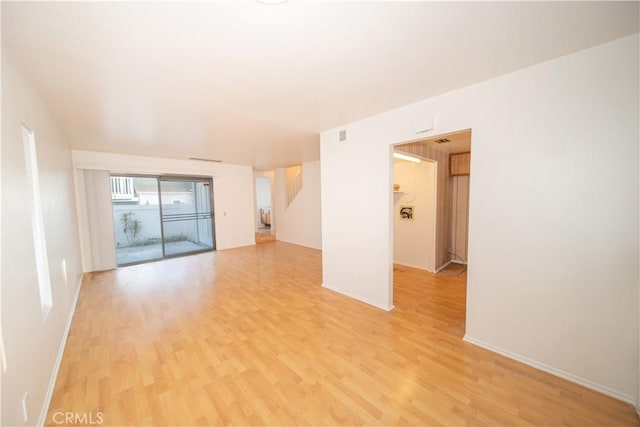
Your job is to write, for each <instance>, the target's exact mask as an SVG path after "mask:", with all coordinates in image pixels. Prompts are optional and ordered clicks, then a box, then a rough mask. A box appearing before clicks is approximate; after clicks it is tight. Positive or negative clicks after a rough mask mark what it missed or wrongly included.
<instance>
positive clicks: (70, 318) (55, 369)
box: [37, 273, 84, 427]
mask: <svg viewBox="0 0 640 427" xmlns="http://www.w3.org/2000/svg"><path fill="white" fill-rule="evenodd" d="M83 279H84V273H82V274H81V275H80V283H79V284H78V288H77V289H76V295H75V296H74V298H73V303H72V304H71V308H70V310H69V315H68V316H67V326H66V327H65V329H64V333H63V334H62V341H61V342H60V347H58V356H57V357H56V362H55V364H54V365H53V372H52V373H51V379H50V380H49V387H48V388H47V393H46V394H45V396H44V404H43V405H42V411H41V412H40V418H39V419H38V424H37V425H38V427H42V426H44V425H45V422H46V421H47V412H49V405H50V404H51V398H52V397H53V390H54V389H55V387H56V380H57V379H58V371H59V370H60V364H61V363H62V356H63V355H64V348H65V346H66V345H67V337H68V336H69V330H70V329H71V322H72V321H73V315H74V313H75V312H76V305H77V304H78V297H79V296H80V288H82V280H83Z"/></svg>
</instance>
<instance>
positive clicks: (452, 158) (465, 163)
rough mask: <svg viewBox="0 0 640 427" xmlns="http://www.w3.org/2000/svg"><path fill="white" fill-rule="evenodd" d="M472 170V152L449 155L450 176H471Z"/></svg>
mask: <svg viewBox="0 0 640 427" xmlns="http://www.w3.org/2000/svg"><path fill="white" fill-rule="evenodd" d="M470 170H471V152H470V151H465V152H463V153H451V154H450V155H449V174H450V175H451V176H460V175H469V172H470Z"/></svg>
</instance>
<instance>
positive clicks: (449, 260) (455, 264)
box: [391, 129, 471, 286]
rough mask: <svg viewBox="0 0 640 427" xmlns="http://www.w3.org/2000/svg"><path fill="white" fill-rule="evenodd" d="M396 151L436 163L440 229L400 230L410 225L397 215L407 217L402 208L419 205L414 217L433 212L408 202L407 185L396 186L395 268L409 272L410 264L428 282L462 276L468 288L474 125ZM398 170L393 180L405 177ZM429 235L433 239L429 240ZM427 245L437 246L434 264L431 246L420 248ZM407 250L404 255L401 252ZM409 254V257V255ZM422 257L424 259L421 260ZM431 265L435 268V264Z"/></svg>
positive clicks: (394, 222)
mask: <svg viewBox="0 0 640 427" xmlns="http://www.w3.org/2000/svg"><path fill="white" fill-rule="evenodd" d="M393 149H394V152H395V153H402V154H405V155H409V156H410V157H413V158H415V159H419V160H421V161H422V162H424V161H425V160H427V161H430V162H433V164H435V170H436V172H435V183H433V184H435V186H436V189H435V220H434V222H433V225H434V230H435V231H434V233H432V234H428V233H425V232H423V231H421V232H420V233H418V232H417V231H418V230H414V231H416V232H415V233H413V234H412V233H409V232H406V230H402V229H399V228H398V224H399V223H400V225H401V226H403V227H405V228H407V227H406V225H403V224H402V223H401V221H399V220H398V217H399V216H401V215H402V211H401V209H402V208H403V207H405V206H409V207H412V208H414V209H413V210H412V212H411V213H412V215H414V216H415V218H416V219H415V220H414V221H416V220H417V218H419V217H420V216H423V215H425V214H426V215H428V211H425V210H424V208H423V209H418V208H417V207H416V204H415V203H408V202H409V201H410V199H411V198H412V197H411V196H410V197H407V196H406V195H405V194H403V193H402V192H403V188H402V185H401V186H400V188H396V189H394V193H393V213H392V215H393V225H392V227H391V230H392V235H393V242H394V255H393V262H394V271H395V272H396V273H397V272H398V271H399V270H404V269H403V267H405V266H406V267H412V268H416V269H420V270H423V271H422V272H416V274H420V276H421V277H422V276H425V281H428V280H430V279H428V278H427V277H434V276H433V275H440V276H442V275H445V276H459V277H460V278H461V280H462V283H463V284H464V285H465V286H466V272H467V246H468V231H469V226H468V220H469V192H470V178H471V169H470V160H471V129H466V130H462V131H458V132H453V133H447V134H442V135H438V136H433V137H430V138H428V139H423V140H418V141H414V142H408V143H401V144H397V145H394V147H393ZM404 168H405V169H406V168H408V166H406V165H405V166H404ZM393 170H394V178H396V179H402V178H401V176H402V175H400V177H398V173H397V167H393ZM405 181H406V180H405ZM409 182H411V181H409ZM422 182H423V185H427V186H429V185H431V183H428V182H426V181H424V180H422ZM394 183H395V181H394ZM405 185H406V184H405ZM398 192H401V193H398ZM412 192H416V193H418V192H419V191H416V190H413V189H412V187H411V185H409V191H408V193H409V194H411V193H412ZM399 201H400V203H399ZM402 202H407V203H402ZM414 228H416V227H414ZM400 239H403V240H404V241H403V244H404V245H405V246H406V247H405V248H401V249H399V248H398V240H400ZM425 239H427V240H428V242H425V241H424V240H425ZM425 243H428V245H433V246H432V247H433V248H434V255H433V256H434V258H433V259H434V263H433V264H429V263H428V262H426V261H425V257H426V256H429V254H430V253H429V252H427V251H426V250H422V251H420V249H421V248H422V249H424V247H425ZM403 250H404V252H405V254H403V253H402V251H403ZM406 254H408V256H405V255H406ZM418 255H420V256H421V257H422V258H416V257H417V256H418ZM403 256H404V258H403ZM411 257H413V258H411ZM416 260H417V261H418V262H416ZM431 265H433V268H430V266H431ZM414 271H415V270H414ZM429 275H431V276H429ZM394 276H395V274H394ZM394 282H395V278H394ZM394 286H395V283H394Z"/></svg>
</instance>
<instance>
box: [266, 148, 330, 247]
mask: <svg viewBox="0 0 640 427" xmlns="http://www.w3.org/2000/svg"><path fill="white" fill-rule="evenodd" d="M285 173H286V172H285V169H276V170H275V180H274V181H275V183H274V186H275V193H276V197H275V211H276V219H275V221H276V228H277V233H276V237H277V239H278V240H282V241H283V242H289V243H294V244H296V245H301V246H307V247H310V248H315V249H320V248H322V226H321V220H320V212H321V211H320V162H319V161H315V162H309V163H304V164H303V165H302V182H303V186H302V190H300V192H299V193H298V195H297V196H296V198H295V199H294V200H293V202H292V203H291V204H290V205H289V207H287V191H286V187H287V184H286V177H285ZM272 211H273V210H272Z"/></svg>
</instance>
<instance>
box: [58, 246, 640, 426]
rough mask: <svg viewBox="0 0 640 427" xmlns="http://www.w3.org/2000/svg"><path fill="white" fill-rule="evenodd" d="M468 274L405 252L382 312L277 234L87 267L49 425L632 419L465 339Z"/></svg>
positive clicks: (626, 409) (603, 399)
mask: <svg viewBox="0 0 640 427" xmlns="http://www.w3.org/2000/svg"><path fill="white" fill-rule="evenodd" d="M345 262H349V261H348V260H345ZM465 280H466V278H465V276H464V275H460V276H453V275H452V276H446V275H433V274H429V273H426V272H423V271H420V270H415V269H411V268H407V267H401V266H397V268H396V271H395V306H396V308H395V309H394V310H393V311H391V312H385V311H382V310H379V309H376V308H374V307H371V306H368V305H366V304H364V303H361V302H358V301H356V300H353V299H350V298H347V297H345V296H342V295H340V294H338V293H335V292H332V291H329V290H326V289H323V288H322V287H320V283H321V281H322V280H321V253H320V251H316V250H313V249H307V248H303V247H300V246H295V245H290V244H286V243H282V242H269V243H264V244H261V245H255V246H250V247H245V248H239V249H232V250H225V251H219V252H208V253H204V254H199V255H195V256H189V257H183V258H176V259H170V260H165V261H161V262H155V263H150V264H141V265H135V266H130V267H125V268H121V269H118V270H114V271H109V272H103V273H94V274H89V275H87V276H86V278H85V281H84V284H83V287H82V289H81V293H80V297H79V301H78V306H77V310H76V313H75V317H74V319H73V324H72V327H71V331H70V334H69V339H68V342H67V346H66V350H65V353H64V357H63V361H62V366H61V368H60V372H59V376H58V380H57V383H56V387H55V391H54V394H53V399H52V402H51V406H50V408H49V414H48V419H47V425H57V424H55V423H54V419H53V418H52V417H53V415H54V414H55V413H56V412H76V413H81V414H82V413H87V414H93V417H94V418H93V419H94V420H95V419H96V416H97V413H98V412H100V413H101V415H102V418H103V419H104V424H103V425H118V426H120V425H131V426H163V425H171V426H187V425H189V426H190V425H356V424H357V425H363V424H364V425H388V426H392V425H420V426H424V425H434V426H435V425H447V426H463V425H474V426H497V425H507V426H525V425H539V426H564V425H566V426H607V425H610V426H614V425H615V426H638V425H639V423H638V420H637V418H636V414H635V412H634V410H633V408H632V406H631V405H628V404H625V403H622V402H619V401H616V400H614V399H612V398H609V397H607V396H604V395H601V394H599V393H596V392H594V391H591V390H588V389H586V388H583V387H581V386H578V385H575V384H572V383H570V382H568V381H565V380H563V379H560V378H557V377H554V376H552V375H550V374H547V373H544V372H541V371H538V370H536V369H534V368H531V367H528V366H525V365H523V364H520V363H518V362H515V361H512V360H510V359H507V358H504V357H502V356H499V355H496V354H494V353H491V352H489V351H487V350H483V349H481V348H478V347H475V346H473V345H471V344H468V343H465V342H463V341H462V336H463V334H464V313H465ZM58 420H59V418H58Z"/></svg>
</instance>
